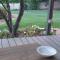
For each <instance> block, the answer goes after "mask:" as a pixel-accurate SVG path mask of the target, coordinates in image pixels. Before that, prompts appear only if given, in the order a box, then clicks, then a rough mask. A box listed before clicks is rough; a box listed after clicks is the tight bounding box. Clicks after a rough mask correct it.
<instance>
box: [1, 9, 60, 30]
mask: <svg viewBox="0 0 60 60" xmlns="http://www.w3.org/2000/svg"><path fill="white" fill-rule="evenodd" d="M12 13H15V14H17V13H18V12H17V11H13V12H12ZM47 16H48V11H47V10H29V11H25V12H24V15H23V18H22V20H21V22H20V23H21V24H20V25H19V27H21V28H22V27H26V26H30V25H38V26H40V27H46V24H47ZM14 22H15V20H13V23H14ZM52 26H53V27H55V28H60V11H59V10H55V11H54V16H53V23H52ZM6 28H7V26H6V24H2V25H0V29H1V30H3V29H6Z"/></svg>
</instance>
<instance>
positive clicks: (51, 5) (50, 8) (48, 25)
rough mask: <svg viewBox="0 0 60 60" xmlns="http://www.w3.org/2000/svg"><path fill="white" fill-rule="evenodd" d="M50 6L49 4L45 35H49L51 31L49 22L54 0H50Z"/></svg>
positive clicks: (50, 22) (50, 21)
mask: <svg viewBox="0 0 60 60" xmlns="http://www.w3.org/2000/svg"><path fill="white" fill-rule="evenodd" d="M49 2H50V6H49V14H48V22H47V23H48V24H47V30H46V31H47V35H50V33H51V24H52V17H53V8H54V0H50V1H49Z"/></svg>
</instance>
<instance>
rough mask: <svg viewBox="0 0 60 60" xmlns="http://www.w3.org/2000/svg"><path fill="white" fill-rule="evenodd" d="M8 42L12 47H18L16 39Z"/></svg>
mask: <svg viewBox="0 0 60 60" xmlns="http://www.w3.org/2000/svg"><path fill="white" fill-rule="evenodd" d="M8 41H9V44H10V47H12V46H16V42H15V40H14V38H10V39H8Z"/></svg>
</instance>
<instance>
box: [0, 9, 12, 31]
mask: <svg viewBox="0 0 60 60" xmlns="http://www.w3.org/2000/svg"><path fill="white" fill-rule="evenodd" d="M0 14H1V15H2V16H3V17H4V19H5V21H6V24H7V26H8V28H9V31H10V29H11V28H10V25H9V22H8V20H7V17H6V15H4V13H3V11H2V10H1V9H0ZM10 32H11V31H10Z"/></svg>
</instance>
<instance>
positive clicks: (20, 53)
mask: <svg viewBox="0 0 60 60" xmlns="http://www.w3.org/2000/svg"><path fill="white" fill-rule="evenodd" d="M31 38H32V39H34V40H36V42H39V43H36V42H35V43H32V44H26V45H20V46H15V47H9V48H0V60H60V39H59V38H60V36H57V38H56V36H41V37H39V36H37V37H31ZM41 45H44V46H45V45H48V46H52V47H54V48H56V50H57V51H58V53H57V54H56V55H55V56H54V57H50V58H44V57H42V56H40V55H39V54H38V53H37V51H36V49H37V47H38V46H41Z"/></svg>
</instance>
